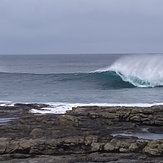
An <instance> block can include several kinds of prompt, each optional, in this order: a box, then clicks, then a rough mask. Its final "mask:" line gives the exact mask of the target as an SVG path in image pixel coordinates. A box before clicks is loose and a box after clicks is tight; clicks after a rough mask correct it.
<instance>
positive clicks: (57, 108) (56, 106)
mask: <svg viewBox="0 0 163 163" xmlns="http://www.w3.org/2000/svg"><path fill="white" fill-rule="evenodd" d="M47 104H48V105H49V106H48V107H44V108H41V109H31V113H34V114H65V113H66V111H68V110H72V108H73V107H78V106H106V107H109V106H112V107H115V106H125V107H151V106H158V105H163V103H152V104H149V103H135V104H134V103H133V104H120V103H119V104H116V103H112V104H111V103H59V102H56V103H47Z"/></svg>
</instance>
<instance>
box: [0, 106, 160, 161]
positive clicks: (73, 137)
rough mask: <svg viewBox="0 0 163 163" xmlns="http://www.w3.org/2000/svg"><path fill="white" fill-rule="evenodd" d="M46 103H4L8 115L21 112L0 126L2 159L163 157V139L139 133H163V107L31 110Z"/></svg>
mask: <svg viewBox="0 0 163 163" xmlns="http://www.w3.org/2000/svg"><path fill="white" fill-rule="evenodd" d="M45 106H47V105H42V104H27V105H26V104H16V105H15V106H13V107H11V106H10V107H2V106H0V111H1V112H3V114H2V115H3V117H4V116H6V117H10V115H11V113H12V115H14V116H16V119H14V120H12V121H9V122H7V123H5V124H1V125H0V161H1V162H2V161H4V160H8V159H9V162H12V161H13V162H14V159H15V160H16V161H17V162H19V161H18V160H19V159H20V158H21V160H22V161H24V162H28V161H29V160H31V161H38V162H39V161H40V162H41V161H42V160H41V159H43V160H44V161H46V162H57V161H58V162H64V161H67V162H68V161H72V162H82V161H83V162H84V161H85V162H87V161H89V162H109V161H117V163H118V162H121V163H123V162H136V161H137V162H145V160H149V161H151V160H152V161H153V162H160V160H162V159H163V140H162V139H161V140H145V139H139V138H137V137H135V136H134V133H137V132H138V133H141V132H143V133H146V134H148V132H154V133H159V134H163V130H162V128H163V107H162V106H154V107H149V108H141V107H99V106H98V107H97V106H85V107H83V106H82V107H77V108H73V110H71V111H68V112H67V113H66V114H64V115H54V114H47V115H37V114H36V115H34V114H31V113H30V109H33V108H35V109H40V108H41V107H45ZM116 133H119V134H120V133H133V136H123V135H121V136H113V135H114V134H115V135H116ZM42 155H44V156H42ZM45 155H47V157H46V156H45ZM32 157H35V158H32ZM39 157H40V158H39ZM45 157H46V158H45ZM48 157H49V159H48ZM25 158H26V159H25ZM54 160H55V161H54ZM24 162H23V163H24ZM42 162H43V161H42Z"/></svg>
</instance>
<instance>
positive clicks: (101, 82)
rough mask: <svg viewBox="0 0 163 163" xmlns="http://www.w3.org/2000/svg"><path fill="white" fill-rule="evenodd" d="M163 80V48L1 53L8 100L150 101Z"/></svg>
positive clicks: (2, 87) (0, 80) (3, 93)
mask: <svg viewBox="0 0 163 163" xmlns="http://www.w3.org/2000/svg"><path fill="white" fill-rule="evenodd" d="M162 86H163V55H162V54H139V55H138V54H135V55H133V54H132V55H130V54H126V55H125V54H123V55H122V54H121V55H120V54H108V55H106V54H105V55H104V54H94V55H79V54H78V55H70V54H69V55H1V56H0V101H2V103H3V102H4V101H6V102H7V101H8V102H9V101H11V102H38V103H51V104H52V103H53V104H57V106H59V105H62V107H63V104H66V105H68V104H69V105H72V104H79V105H80V104H95V103H96V104H101V105H102V104H103V105H107V104H108V105H115V104H118V105H121V104H136V105H138V104H142V105H143V104H144V105H145V104H153V103H162V102H163V87H162Z"/></svg>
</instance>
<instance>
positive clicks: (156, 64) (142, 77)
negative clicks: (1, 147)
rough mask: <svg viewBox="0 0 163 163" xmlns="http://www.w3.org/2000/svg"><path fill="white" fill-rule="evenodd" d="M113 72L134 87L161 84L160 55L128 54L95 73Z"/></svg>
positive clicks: (162, 77)
mask: <svg viewBox="0 0 163 163" xmlns="http://www.w3.org/2000/svg"><path fill="white" fill-rule="evenodd" d="M97 72H98V73H104V72H115V73H116V74H117V75H118V76H119V77H121V79H122V80H123V81H125V82H129V83H131V84H132V85H133V86H136V87H157V86H163V56H162V55H142V56H141V55H138V56H136V55H134V56H133V55H130V56H125V57H122V58H120V59H118V60H117V61H116V62H115V63H113V64H112V65H111V66H109V67H106V68H102V69H99V70H96V71H95V73H97Z"/></svg>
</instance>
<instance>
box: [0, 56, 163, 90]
mask: <svg viewBox="0 0 163 163" xmlns="http://www.w3.org/2000/svg"><path fill="white" fill-rule="evenodd" d="M0 78H1V79H3V78H7V79H8V81H18V79H19V80H23V81H19V82H20V83H21V82H22V83H23V82H33V81H35V82H37V83H38V85H39V83H45V84H47V83H48V84H51V85H52V84H56V83H64V82H65V83H66V84H67V83H69V84H70V85H73V84H76V85H78V86H79V87H81V85H82V86H83V84H84V83H87V84H89V85H86V86H90V85H91V86H92V85H93V86H102V87H103V88H104V89H107V88H133V87H159V86H163V56H162V55H138V56H136V55H129V56H124V57H122V58H119V59H118V60H117V61H115V62H114V63H113V64H112V65H111V66H109V67H105V68H102V69H98V70H96V71H93V72H88V73H82V72H81V73H58V74H32V73H9V72H1V73H0ZM84 86H85V85H84Z"/></svg>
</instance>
